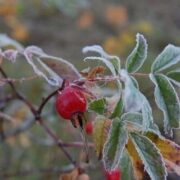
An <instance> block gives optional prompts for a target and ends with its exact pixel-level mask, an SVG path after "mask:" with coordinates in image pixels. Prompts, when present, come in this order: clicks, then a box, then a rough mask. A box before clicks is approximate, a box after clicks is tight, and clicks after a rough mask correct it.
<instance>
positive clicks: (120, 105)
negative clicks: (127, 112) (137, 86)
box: [110, 97, 124, 119]
mask: <svg viewBox="0 0 180 180" xmlns="http://www.w3.org/2000/svg"><path fill="white" fill-rule="evenodd" d="M123 107H124V104H123V100H122V98H121V97H120V98H119V101H118V102H117V104H116V106H115V108H114V110H113V113H112V114H111V116H110V118H111V119H113V118H116V117H120V116H121V114H122V111H123Z"/></svg>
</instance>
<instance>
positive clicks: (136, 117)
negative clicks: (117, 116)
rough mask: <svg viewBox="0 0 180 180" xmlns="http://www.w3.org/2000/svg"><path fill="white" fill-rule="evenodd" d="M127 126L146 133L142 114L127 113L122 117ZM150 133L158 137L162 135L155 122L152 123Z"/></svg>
mask: <svg viewBox="0 0 180 180" xmlns="http://www.w3.org/2000/svg"><path fill="white" fill-rule="evenodd" d="M121 119H122V121H124V122H125V123H126V124H127V125H129V126H130V127H131V128H132V129H133V130H135V131H144V127H143V116H142V114H141V113H125V114H123V115H122V117H121ZM147 131H149V132H154V133H155V134H157V135H160V132H159V129H158V127H157V126H156V124H154V123H153V122H151V123H150V125H149V128H148V129H147Z"/></svg>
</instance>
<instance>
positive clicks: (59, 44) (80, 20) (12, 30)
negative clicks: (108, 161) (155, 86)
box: [0, 0, 180, 180]
mask: <svg viewBox="0 0 180 180" xmlns="http://www.w3.org/2000/svg"><path fill="white" fill-rule="evenodd" d="M179 7H180V1H179V0H171V1H167V0H166V1H165V0H159V1H155V0H139V1H138V3H137V1H130V0H122V1H121V2H120V1H117V0H111V1H110V0H106V1H103V0H98V1H96V0H92V1H90V0H74V1H73V0H29V1H24V0H0V33H6V34H8V35H10V36H11V37H12V38H14V39H16V40H18V41H20V42H21V43H23V44H24V45H30V44H34V45H38V46H39V47H41V48H42V49H44V50H45V51H46V52H47V53H49V54H52V55H55V56H59V57H62V58H65V59H67V60H69V61H71V62H72V63H73V64H75V66H77V67H78V68H79V70H82V69H83V68H85V67H87V64H86V65H85V64H84V62H83V61H82V59H83V56H82V53H81V50H82V47H83V46H85V45H92V44H100V45H102V46H103V47H104V48H105V50H106V51H107V52H108V53H112V54H116V55H118V56H120V57H121V59H122V61H123V60H124V59H125V58H126V56H127V54H128V53H129V52H130V51H131V49H132V47H133V46H134V44H135V34H136V33H137V32H140V33H142V34H144V36H145V37H146V38H147V40H148V44H149V54H148V61H147V62H148V63H146V65H145V66H144V67H143V68H142V71H148V70H149V69H150V64H151V63H152V61H153V60H154V58H155V56H156V55H157V54H158V53H159V52H160V51H161V50H162V49H163V48H164V47H165V46H166V45H167V44H168V43H173V44H175V45H180V11H179ZM88 65H90V64H88ZM3 66H4V68H5V71H6V72H8V75H9V77H13V78H16V77H25V76H31V75H33V73H32V70H31V69H30V68H29V67H28V66H27V64H26V63H25V62H24V61H23V59H19V61H18V62H17V63H15V64H10V63H8V62H6V63H5V64H3ZM138 80H139V79H138ZM139 82H140V87H141V88H143V89H142V90H143V91H144V92H145V93H146V94H147V95H148V98H149V99H152V87H151V85H150V84H149V81H147V80H144V79H141V80H139ZM17 87H18V89H19V90H20V91H21V92H22V93H23V94H24V95H25V96H27V97H28V99H30V100H31V101H32V102H33V103H35V104H39V103H40V102H41V98H43V97H44V96H45V95H47V94H48V93H50V92H52V90H53V88H50V87H48V86H47V85H46V84H45V83H44V82H42V80H40V79H37V80H33V81H27V82H24V83H20V84H17ZM8 92H9V88H8V87H7V86H6V87H5V89H4V87H3V89H2V88H1V87H0V97H1V98H3V97H4V94H5V93H8ZM152 105H153V108H154V111H155V112H156V111H157V110H156V109H157V108H156V107H155V104H154V103H153V102H152ZM0 110H3V111H4V112H8V114H10V115H12V116H13V117H14V118H15V119H17V122H14V123H5V124H4V125H3V126H4V129H5V130H6V129H7V130H8V129H11V128H15V127H17V126H18V125H19V124H21V123H22V122H23V121H24V120H25V119H27V118H32V116H31V114H30V113H29V111H28V110H27V107H26V106H24V105H22V104H21V103H20V102H19V101H17V102H13V103H9V105H8V106H7V107H1V106H0ZM156 114H157V116H156V117H155V119H156V121H157V123H158V124H159V125H160V126H162V124H160V123H159V121H158V119H160V118H161V117H162V116H161V113H160V112H159V111H157V113H156ZM44 116H46V119H47V121H48V124H49V126H51V127H52V128H53V129H54V130H55V131H56V132H57V134H58V135H59V137H61V138H62V139H63V140H64V141H66V140H67V141H70V142H72V141H78V140H80V137H79V134H78V132H77V131H76V130H74V128H73V127H72V126H71V124H70V123H68V122H63V121H60V120H59V117H57V115H56V112H55V110H54V105H53V100H52V101H51V102H50V103H49V104H48V107H47V108H46V110H45V111H44ZM175 134H176V135H175V137H174V140H175V141H176V142H178V143H180V142H179V140H178V139H179V136H180V132H178V131H177V132H176V133H175ZM68 150H69V151H70V152H71V153H72V154H73V156H74V157H75V158H79V157H80V156H81V154H82V152H80V151H79V149H77V148H70V149H68ZM79 152H80V153H79ZM92 153H94V152H92ZM0 156H1V158H0V179H3V177H1V175H2V173H5V172H7V173H8V172H9V173H10V174H9V178H8V174H7V176H6V177H4V179H13V180H16V179H27V180H28V179H29V180H33V179H34V180H38V179H58V177H59V174H60V173H59V171H58V168H59V169H60V168H61V167H63V166H64V165H68V162H67V159H66V157H64V156H63V155H62V153H61V151H59V149H58V148H57V147H56V146H54V145H52V142H51V140H50V138H49V137H47V135H46V134H45V133H44V131H43V129H42V128H41V127H39V126H32V127H31V128H30V129H28V130H27V131H26V132H25V133H22V134H20V135H18V136H13V137H11V138H8V139H7V140H6V141H2V142H1V144H0ZM91 157H95V156H91ZM92 162H93V163H95V164H98V165H97V169H96V171H95V170H94V169H90V170H89V171H90V172H88V173H89V174H90V177H92V179H100V177H103V172H102V169H101V165H100V163H97V159H96V158H94V159H92ZM43 168H44V169H51V168H52V169H53V170H54V171H53V172H55V173H43V171H36V170H37V169H43ZM56 168H57V169H56ZM24 171H25V172H26V171H27V172H29V173H24V174H23V173H21V172H24ZM31 171H32V172H31ZM16 172H17V174H16ZM33 172H34V173H33ZM47 172H48V171H47ZM11 173H12V174H11ZM14 173H15V174H14ZM18 173H20V174H18ZM170 179H173V177H171V178H170ZM174 179H175V178H174Z"/></svg>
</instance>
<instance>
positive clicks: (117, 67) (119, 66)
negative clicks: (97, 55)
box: [111, 56, 121, 74]
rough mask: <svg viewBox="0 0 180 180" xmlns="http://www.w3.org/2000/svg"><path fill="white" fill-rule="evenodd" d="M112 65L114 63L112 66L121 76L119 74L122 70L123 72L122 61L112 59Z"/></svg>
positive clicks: (115, 58)
mask: <svg viewBox="0 0 180 180" xmlns="http://www.w3.org/2000/svg"><path fill="white" fill-rule="evenodd" d="M111 63H112V65H113V66H114V68H115V70H116V72H117V73H118V74H119V72H120V70H121V61H120V59H119V58H118V57H116V56H115V57H113V58H112V59H111Z"/></svg>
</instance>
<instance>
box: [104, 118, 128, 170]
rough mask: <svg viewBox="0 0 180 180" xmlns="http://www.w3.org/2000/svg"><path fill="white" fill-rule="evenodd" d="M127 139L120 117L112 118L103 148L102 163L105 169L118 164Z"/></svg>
mask: <svg viewBox="0 0 180 180" xmlns="http://www.w3.org/2000/svg"><path fill="white" fill-rule="evenodd" d="M127 140H128V134H127V131H126V129H125V128H124V124H123V122H122V121H120V119H118V118H116V119H113V121H112V124H111V128H110V131H109V136H108V139H107V141H106V143H105V145H104V149H103V163H104V167H105V168H106V169H107V170H112V169H115V168H117V167H118V166H119V163H120V159H121V157H122V153H123V150H124V148H125V145H126V143H127Z"/></svg>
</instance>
